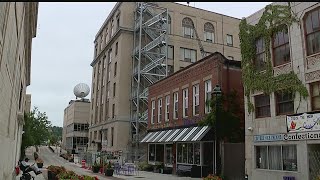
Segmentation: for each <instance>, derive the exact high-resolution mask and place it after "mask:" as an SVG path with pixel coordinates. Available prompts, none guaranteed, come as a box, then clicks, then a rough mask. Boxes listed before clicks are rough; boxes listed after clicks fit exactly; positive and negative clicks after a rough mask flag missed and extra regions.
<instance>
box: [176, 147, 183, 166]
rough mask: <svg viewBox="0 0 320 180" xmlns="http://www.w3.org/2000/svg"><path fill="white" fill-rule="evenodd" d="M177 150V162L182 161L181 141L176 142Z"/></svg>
mask: <svg viewBox="0 0 320 180" xmlns="http://www.w3.org/2000/svg"><path fill="white" fill-rule="evenodd" d="M177 152H178V153H177V154H178V159H177V162H178V163H182V144H181V143H178V147H177Z"/></svg>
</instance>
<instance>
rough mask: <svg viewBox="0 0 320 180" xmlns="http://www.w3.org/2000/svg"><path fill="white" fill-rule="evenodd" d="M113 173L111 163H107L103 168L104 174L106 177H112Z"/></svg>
mask: <svg viewBox="0 0 320 180" xmlns="http://www.w3.org/2000/svg"><path fill="white" fill-rule="evenodd" d="M113 171H114V169H113V168H112V165H111V162H110V161H109V163H108V164H106V165H105V167H104V174H105V175H106V176H113Z"/></svg>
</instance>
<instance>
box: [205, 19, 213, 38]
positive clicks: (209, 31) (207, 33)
mask: <svg viewBox="0 0 320 180" xmlns="http://www.w3.org/2000/svg"><path fill="white" fill-rule="evenodd" d="M204 41H206V42H214V27H213V25H212V24H211V23H209V22H207V23H205V24H204Z"/></svg>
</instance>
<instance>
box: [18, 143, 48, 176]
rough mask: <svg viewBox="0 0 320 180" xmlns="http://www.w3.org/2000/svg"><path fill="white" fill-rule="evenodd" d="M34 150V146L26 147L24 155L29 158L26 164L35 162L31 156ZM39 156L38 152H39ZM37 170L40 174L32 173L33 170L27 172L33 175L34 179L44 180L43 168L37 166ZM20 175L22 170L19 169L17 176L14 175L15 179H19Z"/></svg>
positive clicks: (44, 170) (44, 171)
mask: <svg viewBox="0 0 320 180" xmlns="http://www.w3.org/2000/svg"><path fill="white" fill-rule="evenodd" d="M35 151H36V148H35V147H30V148H28V149H26V157H27V158H29V162H28V163H27V164H28V165H32V164H34V163H35V161H34V157H33V152H35ZM39 156H40V152H39ZM35 166H37V164H35ZM39 170H40V171H41V172H42V174H39V175H36V174H34V172H33V171H31V172H29V173H30V175H31V176H33V177H34V180H45V178H44V176H45V173H46V170H47V169H45V168H39ZM21 176H22V171H20V174H19V175H18V176H16V180H20V177H21Z"/></svg>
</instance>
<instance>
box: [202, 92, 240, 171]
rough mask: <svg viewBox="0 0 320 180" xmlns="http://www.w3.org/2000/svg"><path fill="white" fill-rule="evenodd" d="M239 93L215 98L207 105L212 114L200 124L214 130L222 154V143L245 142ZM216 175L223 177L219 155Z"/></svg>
mask: <svg viewBox="0 0 320 180" xmlns="http://www.w3.org/2000/svg"><path fill="white" fill-rule="evenodd" d="M237 97H238V95H237V92H236V91H234V90H232V91H230V93H228V94H224V93H222V94H221V96H217V97H213V98H212V99H211V101H208V102H207V104H208V105H210V107H211V109H212V110H211V112H210V113H209V114H208V115H207V116H206V117H205V119H203V120H202V121H200V122H199V125H200V126H204V125H208V126H211V127H213V128H214V131H215V132H214V133H215V135H216V151H217V152H220V146H221V144H220V142H222V141H227V142H243V141H244V130H243V129H241V128H240V120H241V117H239V115H241V114H242V113H241V112H242V111H241V109H240V104H239V103H238V98H237ZM216 173H217V174H216V175H221V157H220V154H219V153H218V154H217V171H216Z"/></svg>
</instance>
